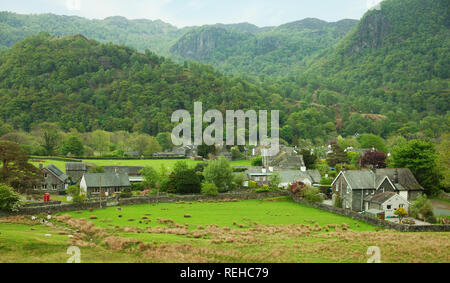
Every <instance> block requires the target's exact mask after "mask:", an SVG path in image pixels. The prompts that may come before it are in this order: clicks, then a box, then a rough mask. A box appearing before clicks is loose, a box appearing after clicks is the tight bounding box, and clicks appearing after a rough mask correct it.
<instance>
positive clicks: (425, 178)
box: [389, 140, 442, 195]
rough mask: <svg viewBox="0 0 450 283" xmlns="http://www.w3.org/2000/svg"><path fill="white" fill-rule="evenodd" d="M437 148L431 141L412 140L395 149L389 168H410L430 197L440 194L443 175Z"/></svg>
mask: <svg viewBox="0 0 450 283" xmlns="http://www.w3.org/2000/svg"><path fill="white" fill-rule="evenodd" d="M437 158H438V155H437V153H436V150H435V147H434V145H433V143H431V142H429V141H421V140H411V141H409V142H406V143H402V144H400V145H398V146H397V147H395V148H394V151H393V152H392V156H391V158H390V162H389V167H392V168H409V169H410V170H411V172H412V173H413V174H414V176H415V177H416V178H417V181H418V182H419V183H420V184H421V185H422V186H423V187H424V188H425V191H426V193H427V194H428V195H433V194H436V193H438V192H439V187H440V181H441V179H442V175H441V174H440V172H439V170H438V167H437V162H436V161H437Z"/></svg>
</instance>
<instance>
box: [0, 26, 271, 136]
mask: <svg viewBox="0 0 450 283" xmlns="http://www.w3.org/2000/svg"><path fill="white" fill-rule="evenodd" d="M268 96H269V94H268V93H267V92H266V91H264V90H263V89H262V88H260V87H259V86H257V85H253V84H251V83H249V82H246V81H243V80H241V79H233V78H229V77H226V76H224V75H222V74H220V73H218V72H216V71H214V70H213V69H212V68H211V67H210V66H202V65H198V64H196V63H190V64H185V66H181V65H178V64H176V63H174V62H173V61H171V60H169V59H166V58H164V57H159V56H157V55H156V54H154V53H151V52H146V53H145V54H142V53H138V52H136V51H135V50H133V49H132V48H129V47H124V46H117V45H113V44H111V43H109V44H101V43H99V42H97V41H94V40H89V39H87V38H86V37H84V36H83V35H75V36H70V37H63V38H60V37H53V36H51V35H49V34H46V33H41V34H38V35H35V36H31V37H28V38H27V39H25V40H24V41H21V42H18V43H16V44H15V45H14V46H13V47H12V48H11V49H9V50H6V51H3V52H1V53H0V112H1V113H0V120H2V121H3V122H5V123H8V124H10V125H12V126H13V127H14V128H16V129H23V130H26V131H29V130H30V128H31V127H32V126H33V125H36V124H38V123H41V122H55V123H58V124H59V125H60V126H61V127H62V129H64V130H69V129H71V128H75V129H77V130H78V131H81V132H85V131H92V130H95V129H98V128H100V129H104V130H109V131H117V130H125V131H137V132H145V133H149V134H152V135H156V134H157V133H159V132H164V131H171V127H172V126H171V124H170V117H171V115H172V113H173V112H174V111H176V110H179V109H192V108H193V103H194V102H195V101H202V102H203V103H204V107H205V108H210V109H219V110H223V111H224V110H226V109H247V108H250V107H256V108H258V107H266V108H268V105H267V104H268V103H267V102H266V99H265V97H268ZM0 124H1V123H0Z"/></svg>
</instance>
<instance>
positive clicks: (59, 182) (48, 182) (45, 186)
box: [33, 164, 70, 193]
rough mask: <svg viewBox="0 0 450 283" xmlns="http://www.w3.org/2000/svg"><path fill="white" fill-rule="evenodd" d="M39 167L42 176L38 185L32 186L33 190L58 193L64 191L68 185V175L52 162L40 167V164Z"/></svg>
mask: <svg viewBox="0 0 450 283" xmlns="http://www.w3.org/2000/svg"><path fill="white" fill-rule="evenodd" d="M39 167H40V169H41V171H42V175H43V178H42V183H41V186H40V187H39V186H34V187H33V189H34V190H35V191H39V192H45V193H60V192H64V191H65V190H66V189H67V188H68V186H69V185H70V180H69V177H68V176H67V175H66V174H64V172H62V171H61V170H59V169H58V168H57V167H56V166H55V165H53V164H52V165H50V166H47V167H45V168H42V165H40V166H39Z"/></svg>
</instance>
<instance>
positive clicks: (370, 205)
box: [364, 192, 410, 218]
mask: <svg viewBox="0 0 450 283" xmlns="http://www.w3.org/2000/svg"><path fill="white" fill-rule="evenodd" d="M364 202H365V210H366V211H375V210H377V211H382V212H384V216H385V218H396V217H397V215H395V211H396V210H397V209H399V208H404V209H405V210H406V211H409V206H410V203H409V202H408V201H407V200H406V199H405V198H404V197H403V196H401V195H399V194H396V193H394V192H385V193H381V194H377V195H373V196H369V197H366V198H365V199H364Z"/></svg>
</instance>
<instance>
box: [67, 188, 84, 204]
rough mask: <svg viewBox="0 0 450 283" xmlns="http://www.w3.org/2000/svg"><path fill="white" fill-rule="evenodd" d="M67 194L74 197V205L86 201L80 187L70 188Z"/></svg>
mask: <svg viewBox="0 0 450 283" xmlns="http://www.w3.org/2000/svg"><path fill="white" fill-rule="evenodd" d="M66 193H67V194H68V195H69V196H72V201H73V202H74V203H82V202H84V201H85V200H86V196H85V195H82V194H81V189H80V187H78V186H70V187H68V188H67V190H66Z"/></svg>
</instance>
